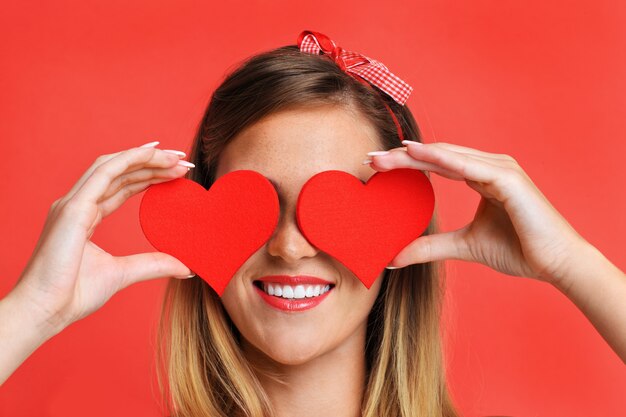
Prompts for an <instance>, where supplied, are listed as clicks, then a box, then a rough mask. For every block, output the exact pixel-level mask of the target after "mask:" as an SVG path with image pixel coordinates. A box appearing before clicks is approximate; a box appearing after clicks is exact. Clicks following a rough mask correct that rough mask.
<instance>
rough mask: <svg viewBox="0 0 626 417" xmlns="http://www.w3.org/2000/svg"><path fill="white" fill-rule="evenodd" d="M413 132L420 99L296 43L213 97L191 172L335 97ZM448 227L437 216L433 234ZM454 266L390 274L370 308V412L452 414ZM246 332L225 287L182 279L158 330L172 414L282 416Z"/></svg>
mask: <svg viewBox="0 0 626 417" xmlns="http://www.w3.org/2000/svg"><path fill="white" fill-rule="evenodd" d="M383 101H385V103H387V105H388V106H389V107H390V108H391V109H392V111H393V112H394V114H395V115H396V118H397V119H398V122H399V123H400V125H401V126H402V130H403V132H404V135H405V137H406V138H407V139H411V140H421V134H420V132H419V128H418V126H417V123H416V122H415V120H414V118H413V116H412V114H411V112H410V111H409V109H408V106H406V105H405V106H400V105H398V104H397V103H395V102H394V101H393V100H391V99H390V98H389V97H387V96H386V95H385V94H381V93H379V92H377V91H376V89H375V88H373V87H371V86H370V88H368V86H364V85H363V84H361V83H359V82H358V81H356V80H354V79H353V78H352V77H351V76H349V75H347V74H346V73H344V72H343V71H341V69H340V68H339V67H338V66H337V65H336V64H335V63H334V62H333V61H332V60H330V59H328V58H327V57H325V56H315V55H311V54H304V53H301V52H300V51H299V50H298V48H297V47H296V46H293V45H289V46H285V47H281V48H277V49H274V50H272V51H268V52H265V53H261V54H258V55H255V56H253V57H251V58H249V59H248V60H246V61H245V62H243V63H242V64H241V65H240V66H239V67H238V68H237V69H236V70H234V71H233V72H231V73H230V74H229V75H228V76H227V77H226V79H225V80H224V81H223V82H222V84H221V85H220V86H219V87H218V88H217V89H216V90H215V92H214V93H213V95H212V97H211V100H210V102H209V105H208V107H207V109H206V112H205V114H204V116H203V118H202V120H201V122H200V126H199V129H198V132H197V135H196V137H195V139H194V142H193V145H192V149H191V152H190V160H191V161H192V162H194V163H195V164H196V168H195V169H193V170H191V171H190V173H189V174H188V178H190V179H192V180H194V181H196V182H198V183H200V184H202V185H203V186H204V187H205V188H207V189H208V188H210V186H211V184H212V183H213V182H214V181H215V167H216V165H217V164H216V162H217V161H218V160H219V155H220V153H221V151H222V149H223V148H224V147H225V146H226V144H228V142H229V141H230V140H232V138H234V137H235V136H236V135H237V133H238V132H240V131H242V130H243V129H244V128H245V127H246V126H248V125H250V124H252V123H254V122H256V121H257V120H259V119H261V118H262V117H264V116H266V115H268V114H270V113H272V112H275V111H278V110H280V109H284V108H293V107H298V106H300V107H306V106H312V105H315V104H320V103H334V104H339V105H343V106H349V107H353V108H356V109H357V110H358V111H359V112H360V113H361V114H363V115H364V116H365V117H366V118H367V119H369V120H370V121H371V123H372V125H373V126H374V127H375V128H376V129H377V131H378V134H379V138H380V140H381V143H382V144H383V146H384V148H385V149H389V148H392V147H397V146H401V144H400V142H399V138H398V135H397V130H396V127H395V125H394V123H393V121H392V119H391V117H390V115H389V114H388V111H387V109H386V108H385V107H384V105H383V103H382V102H383ZM436 232H437V215H436V214H435V216H433V219H432V221H431V223H430V225H429V227H428V229H427V230H426V232H425V234H432V233H436ZM443 272H444V270H443V267H442V265H441V264H440V263H439V262H429V263H423V264H415V265H409V266H407V267H405V268H401V269H396V270H385V272H384V275H383V277H382V280H383V282H382V285H381V289H380V293H379V295H378V297H377V299H376V301H375V303H374V306H373V308H372V310H371V312H370V314H369V316H368V322H367V337H366V346H365V355H366V368H367V369H366V387H365V391H364V395H363V403H362V412H363V416H364V417H383V416H384V417H394V416H398V417H400V416H403V417H408V416H417V415H419V416H442V417H455V416H457V415H458V412H457V411H456V410H455V407H454V406H453V402H452V400H451V398H450V395H449V392H448V388H447V384H446V379H445V367H444V360H443V353H442V346H441V339H442V337H441V334H440V325H439V320H440V315H441V306H442V299H443V292H444V286H443V283H444V281H443ZM240 340H241V336H240V333H239V331H238V330H237V328H236V327H235V326H234V324H233V322H232V321H231V319H230V317H229V316H228V314H227V312H226V310H225V309H224V307H223V305H222V302H221V300H220V298H219V296H218V295H217V293H216V292H215V291H214V290H213V289H212V288H211V287H210V286H209V285H208V284H207V283H206V282H205V281H203V280H202V279H201V278H199V277H196V278H192V279H187V280H178V279H173V278H171V279H170V280H169V282H168V284H167V287H166V290H165V294H164V300H163V307H162V311H161V319H160V321H159V326H158V332H157V344H156V348H157V349H156V354H157V377H158V383H159V388H160V390H161V393H162V396H163V405H164V407H165V409H166V412H167V413H168V414H170V415H171V416H173V417H188V416H224V417H226V416H248V417H270V416H273V411H272V404H271V402H270V400H269V398H268V396H267V394H266V393H265V391H264V389H263V386H262V385H261V384H260V382H259V379H258V377H257V375H258V373H259V372H264V370H262V369H258V368H254V367H252V365H251V364H250V363H248V361H247V360H246V358H245V357H244V355H243V354H242V351H241V345H240Z"/></svg>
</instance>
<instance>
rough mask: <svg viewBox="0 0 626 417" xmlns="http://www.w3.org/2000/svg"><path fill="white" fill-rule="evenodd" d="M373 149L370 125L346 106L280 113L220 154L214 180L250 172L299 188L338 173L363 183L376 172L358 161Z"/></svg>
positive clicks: (376, 146) (377, 144) (373, 133)
mask: <svg viewBox="0 0 626 417" xmlns="http://www.w3.org/2000/svg"><path fill="white" fill-rule="evenodd" d="M377 149H380V141H379V139H378V137H377V133H376V131H375V130H374V127H373V126H372V125H371V123H370V122H369V121H368V120H367V119H365V118H364V117H363V116H361V115H360V114H359V113H357V112H355V111H352V110H350V109H347V108H346V107H343V106H333V105H323V106H316V107H311V108H309V107H307V108H298V109H290V110H284V111H281V112H277V113H273V114H271V115H269V116H267V117H265V118H263V119H261V120H259V121H258V122H257V123H254V124H253V125H251V126H248V127H247V128H246V129H244V130H243V131H242V132H240V133H239V134H238V135H237V136H236V137H235V138H234V139H233V140H232V141H231V142H230V143H229V144H228V145H227V146H226V148H225V149H224V151H223V152H222V154H221V156H220V160H219V163H218V167H217V171H216V176H217V177H218V178H219V177H220V176H222V175H224V174H226V173H228V172H231V171H235V170H239V169H251V170H254V171H257V172H260V173H261V174H263V175H265V176H266V177H267V178H268V179H270V180H272V181H273V182H275V183H277V184H281V186H282V187H283V188H287V189H288V188H293V189H299V187H300V186H301V185H302V184H303V183H304V182H305V181H306V180H307V179H309V178H310V177H311V176H313V175H314V174H316V173H318V172H321V171H326V170H331V169H337V170H341V171H345V172H349V173H351V174H352V175H354V176H356V177H358V178H360V179H361V180H363V181H366V180H367V179H368V178H369V177H370V176H371V175H373V174H374V173H375V171H374V169H372V168H371V167H370V166H369V165H363V164H362V161H363V160H364V159H365V158H367V155H366V153H367V152H370V151H373V150H377Z"/></svg>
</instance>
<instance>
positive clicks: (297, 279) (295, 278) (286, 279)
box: [255, 275, 334, 285]
mask: <svg viewBox="0 0 626 417" xmlns="http://www.w3.org/2000/svg"><path fill="white" fill-rule="evenodd" d="M255 281H263V282H276V283H279V284H284V285H298V284H300V285H307V284H308V285H334V283H333V282H331V281H328V280H325V279H323V278H319V277H314V276H311V275H266V276H264V277H260V278H257V279H256V280H255Z"/></svg>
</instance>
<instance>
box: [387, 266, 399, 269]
mask: <svg viewBox="0 0 626 417" xmlns="http://www.w3.org/2000/svg"><path fill="white" fill-rule="evenodd" d="M400 268H402V267H401V266H386V267H385V269H400Z"/></svg>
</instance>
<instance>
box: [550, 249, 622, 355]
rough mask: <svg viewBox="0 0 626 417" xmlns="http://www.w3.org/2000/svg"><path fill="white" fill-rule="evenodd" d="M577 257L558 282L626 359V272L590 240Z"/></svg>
mask: <svg viewBox="0 0 626 417" xmlns="http://www.w3.org/2000/svg"><path fill="white" fill-rule="evenodd" d="M576 259H577V261H576V262H575V264H574V265H572V267H571V268H570V269H569V270H570V273H569V274H568V276H567V277H565V278H563V279H562V280H560V281H559V282H558V283H555V284H554V285H555V287H556V288H557V289H559V290H560V291H561V292H562V293H563V294H565V296H567V297H568V298H569V299H570V300H571V301H572V302H574V304H576V306H577V307H578V308H579V309H580V310H581V311H582V312H583V314H585V316H586V317H587V318H588V319H589V321H590V322H591V323H592V324H593V326H594V327H595V328H596V330H598V332H599V333H600V335H601V336H602V337H603V338H604V340H605V341H606V342H607V343H608V344H609V345H610V346H611V348H612V349H613V350H614V351H615V352H616V353H617V355H618V356H619V357H620V358H621V359H622V361H623V362H624V363H626V275H624V273H623V272H622V271H620V269H619V268H617V267H616V266H615V265H613V264H612V263H611V262H610V261H609V260H608V259H607V258H606V257H605V256H604V255H603V254H602V253H601V252H600V251H599V250H598V249H597V248H595V247H594V246H593V245H591V244H588V243H587V244H586V245H584V247H583V248H582V249H581V251H580V256H577V257H576Z"/></svg>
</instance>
